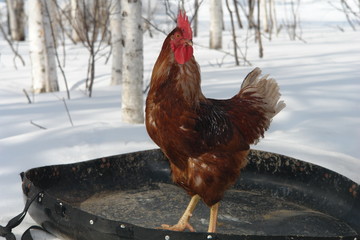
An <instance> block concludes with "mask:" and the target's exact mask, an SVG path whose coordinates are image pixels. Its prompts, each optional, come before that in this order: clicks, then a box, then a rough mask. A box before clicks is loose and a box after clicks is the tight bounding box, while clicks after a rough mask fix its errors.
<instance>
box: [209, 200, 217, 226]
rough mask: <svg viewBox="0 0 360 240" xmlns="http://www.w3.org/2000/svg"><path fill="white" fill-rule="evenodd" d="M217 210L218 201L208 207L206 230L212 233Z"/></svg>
mask: <svg viewBox="0 0 360 240" xmlns="http://www.w3.org/2000/svg"><path fill="white" fill-rule="evenodd" d="M218 210H219V203H216V204H214V205H212V206H211V208H210V221H209V228H208V232H212V233H213V232H215V231H216V223H217V216H218Z"/></svg>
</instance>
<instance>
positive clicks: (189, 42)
mask: <svg viewBox="0 0 360 240" xmlns="http://www.w3.org/2000/svg"><path fill="white" fill-rule="evenodd" d="M184 43H185V44H186V45H189V46H192V45H193V42H192V40H191V39H190V40H188V39H184Z"/></svg>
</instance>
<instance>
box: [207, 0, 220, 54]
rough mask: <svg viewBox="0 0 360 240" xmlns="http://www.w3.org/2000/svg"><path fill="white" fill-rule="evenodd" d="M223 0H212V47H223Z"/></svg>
mask: <svg viewBox="0 0 360 240" xmlns="http://www.w3.org/2000/svg"><path fill="white" fill-rule="evenodd" d="M222 19H223V11H222V1H219V0H210V48H212V49H220V48H222V27H223V26H222Z"/></svg>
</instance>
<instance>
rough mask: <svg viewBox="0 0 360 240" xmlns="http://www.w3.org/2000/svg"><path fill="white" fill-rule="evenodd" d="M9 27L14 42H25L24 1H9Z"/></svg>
mask: <svg viewBox="0 0 360 240" xmlns="http://www.w3.org/2000/svg"><path fill="white" fill-rule="evenodd" d="M6 2H7V9H8V14H9V26H10V29H9V31H10V34H11V39H12V40H13V41H24V40H25V26H24V25H25V21H24V18H25V13H24V0H7V1H6Z"/></svg>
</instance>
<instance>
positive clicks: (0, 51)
mask: <svg viewBox="0 0 360 240" xmlns="http://www.w3.org/2000/svg"><path fill="white" fill-rule="evenodd" d="M279 11H280V9H279ZM200 19H201V20H200V34H199V37H197V38H195V39H194V44H195V50H194V51H195V53H194V54H195V57H196V59H197V61H198V62H199V64H200V66H201V70H202V79H203V80H202V81H203V82H202V87H203V92H204V94H205V95H206V96H207V97H212V98H229V97H231V96H233V95H234V94H235V93H236V92H237V91H238V89H239V87H240V84H241V81H242V79H243V77H244V76H245V75H246V74H247V73H248V72H249V71H250V70H251V69H252V68H253V67H255V66H258V67H260V68H262V69H263V72H264V73H266V74H270V75H271V76H272V77H274V78H276V79H277V81H278V83H279V85H280V88H281V93H282V95H283V99H284V100H285V102H286V104H287V107H286V108H285V109H284V110H283V111H282V112H281V113H280V114H279V115H278V116H276V117H275V119H274V121H273V122H272V125H271V127H270V129H269V131H268V132H267V133H266V135H265V138H264V139H262V140H261V141H260V143H258V144H257V145H256V146H253V147H254V148H256V149H261V150H265V151H270V152H277V153H281V154H285V155H288V156H292V157H295V158H298V159H301V160H305V161H308V162H312V163H316V164H319V165H321V166H324V167H326V168H329V169H331V170H334V171H336V172H339V173H341V174H343V175H345V176H347V177H349V178H350V179H352V180H353V181H355V182H357V183H360V151H359V150H360V148H359V147H360V127H359V126H360V105H359V103H360V101H359V100H360V43H359V39H360V33H359V32H354V31H352V30H351V29H350V28H349V27H348V26H347V23H346V19H345V17H344V16H343V15H342V14H341V13H339V12H337V11H336V10H335V9H334V8H332V7H331V6H330V5H329V4H328V2H327V1H311V0H308V1H305V2H304V3H302V5H301V21H302V35H301V36H302V38H303V39H304V40H305V41H306V43H304V42H303V41H299V40H297V41H290V40H289V38H288V36H287V34H286V32H285V31H284V30H283V31H282V32H280V34H279V36H278V37H273V39H272V41H269V40H267V39H263V43H264V54H265V56H264V58H263V59H259V58H258V56H257V45H256V44H255V43H254V39H253V38H251V39H250V40H249V41H248V50H247V58H248V60H250V61H251V63H252V65H253V66H241V67H235V66H234V61H233V59H232V57H231V56H226V57H224V55H225V54H224V53H222V52H219V51H214V50H209V49H207V48H204V47H202V46H207V45H208V30H207V28H208V22H207V20H208V8H207V7H206V6H203V7H202V9H201V11H200ZM339 26H340V27H341V28H343V29H344V30H345V31H344V32H343V31H340V30H339V28H338V27H339ZM229 29H230V28H229V25H227V28H226V30H225V31H224V39H223V46H224V50H225V51H229V52H230V51H231V39H230V37H231V34H230V32H229ZM238 34H239V43H243V44H245V38H246V31H245V30H242V31H239V32H238ZM144 36H145V38H144V61H145V64H144V69H145V72H144V81H145V84H147V83H148V82H149V79H150V75H151V70H152V66H153V64H154V62H155V60H156V58H157V56H158V53H159V51H160V47H161V44H162V41H163V39H164V37H165V36H164V35H163V34H161V33H158V34H156V35H155V37H154V38H153V39H151V38H149V37H148V34H145V35H144ZM18 49H19V51H20V53H21V55H22V56H23V58H24V59H25V61H26V66H22V65H21V63H20V62H19V61H18V60H16V66H17V69H15V67H14V62H13V58H14V56H13V54H12V53H11V50H10V48H9V47H8V45H7V43H6V41H5V40H4V39H3V38H2V36H1V37H0V199H1V200H0V225H4V224H6V223H7V221H8V220H9V219H10V218H11V217H13V216H15V215H16V214H18V213H19V212H20V211H21V210H22V208H23V199H22V191H21V181H20V177H19V173H20V172H22V171H25V170H27V169H29V168H33V167H38V166H43V165H49V164H58V163H70V162H78V161H84V160H88V159H93V158H98V157H101V156H107V155H114V154H119V153H125V152H131V151H138V150H145V149H151V148H155V147H156V145H155V144H154V143H153V142H152V141H151V139H150V138H149V137H148V135H147V133H146V130H145V127H144V125H129V124H124V123H122V122H121V114H120V107H121V97H120V93H121V86H115V87H114V86H109V84H110V68H111V64H109V63H108V64H107V65H106V64H105V63H104V62H105V59H104V58H102V59H100V60H98V62H97V66H96V83H95V86H94V92H93V97H92V98H88V97H86V96H85V94H84V79H85V76H86V66H87V52H86V50H84V49H83V48H82V47H81V46H73V45H72V44H70V43H68V45H67V46H66V55H67V57H66V67H65V71H66V77H67V79H68V82H69V85H70V88H71V100H66V104H67V107H68V108H69V112H70V115H71V118H72V121H73V124H74V126H72V125H71V123H70V121H69V118H68V115H67V112H66V109H65V105H64V102H63V100H62V99H63V98H65V99H66V92H65V91H64V90H65V88H64V84H63V80H62V76H61V74H60V72H58V73H59V82H60V85H61V92H56V93H51V94H41V95H35V96H32V95H31V94H30V95H31V96H30V97H31V99H32V101H33V103H32V104H28V102H27V99H26V97H25V95H24V93H23V89H26V90H27V91H29V89H30V87H31V77H30V60H29V54H28V43H27V42H25V43H19V45H18ZM107 50H108V49H107ZM243 51H245V48H244V46H243ZM60 53H61V51H60ZM144 98H145V96H144ZM31 121H32V122H34V123H36V124H38V125H41V126H43V127H45V128H46V130H43V129H40V128H38V127H36V126H34V125H33V124H31V123H30V122H31ZM30 224H34V222H33V220H32V219H31V218H30V217H26V218H25V221H24V224H23V225H21V226H20V227H19V228H17V229H15V230H14V232H15V233H16V234H17V237H18V238H19V235H20V234H21V232H22V231H24V229H25V228H26V227H27V226H29V225H30ZM41 239H53V237H51V236H48V235H46V236H42V237H41Z"/></svg>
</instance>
